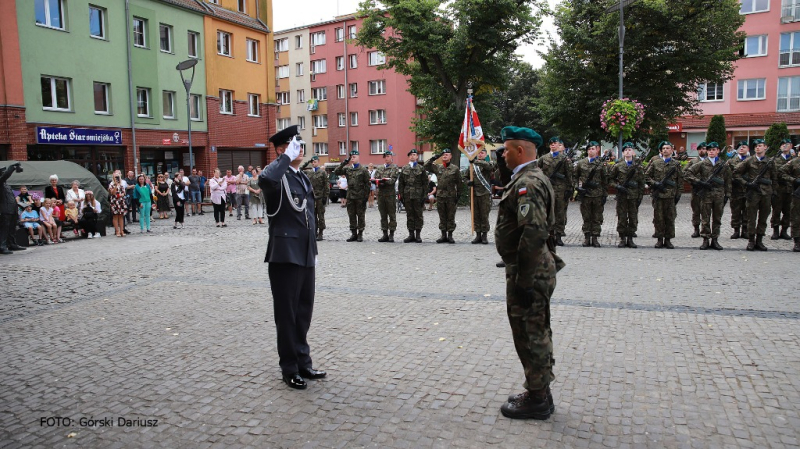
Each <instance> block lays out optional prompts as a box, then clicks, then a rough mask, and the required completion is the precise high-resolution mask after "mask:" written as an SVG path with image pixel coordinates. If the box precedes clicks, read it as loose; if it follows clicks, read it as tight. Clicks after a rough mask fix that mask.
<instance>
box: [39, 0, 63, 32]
mask: <svg viewBox="0 0 800 449" xmlns="http://www.w3.org/2000/svg"><path fill="white" fill-rule="evenodd" d="M33 9H34V10H35V12H36V24H37V25H42V26H46V27H50V28H57V29H59V30H63V29H64V2H63V1H62V0H34V2H33Z"/></svg>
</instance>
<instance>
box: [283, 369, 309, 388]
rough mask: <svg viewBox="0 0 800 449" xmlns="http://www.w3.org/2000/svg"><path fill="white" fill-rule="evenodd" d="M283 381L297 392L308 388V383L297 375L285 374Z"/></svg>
mask: <svg viewBox="0 0 800 449" xmlns="http://www.w3.org/2000/svg"><path fill="white" fill-rule="evenodd" d="M283 381H284V382H285V383H286V385H288V386H290V387H292V388H294V389H297V390H305V389H306V387H307V386H308V385H307V384H306V381H305V380H304V379H303V378H302V377H300V375H299V374H297V373H292V374H284V375H283Z"/></svg>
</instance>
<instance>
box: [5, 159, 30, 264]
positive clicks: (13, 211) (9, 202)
mask: <svg viewBox="0 0 800 449" xmlns="http://www.w3.org/2000/svg"><path fill="white" fill-rule="evenodd" d="M14 172H17V173H22V166H21V164H20V163H19V162H17V163H14V164H11V165H10V166H8V167H5V168H0V195H2V196H0V254H11V251H20V250H24V249H26V248H23V247H21V246H19V245H17V240H16V238H15V237H14V233H15V232H16V230H17V221H19V208H18V207H17V200H16V198H15V197H14V192H12V191H11V187H10V186H9V185H8V183H7V182H6V181H8V178H10V177H11V175H12V174H14Z"/></svg>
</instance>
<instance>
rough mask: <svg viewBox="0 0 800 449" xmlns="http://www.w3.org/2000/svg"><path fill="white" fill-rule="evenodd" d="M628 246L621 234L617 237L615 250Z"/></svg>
mask: <svg viewBox="0 0 800 449" xmlns="http://www.w3.org/2000/svg"><path fill="white" fill-rule="evenodd" d="M627 246H628V241H627V240H626V239H625V236H624V235H623V234H620V235H619V243H617V248H625V247H627Z"/></svg>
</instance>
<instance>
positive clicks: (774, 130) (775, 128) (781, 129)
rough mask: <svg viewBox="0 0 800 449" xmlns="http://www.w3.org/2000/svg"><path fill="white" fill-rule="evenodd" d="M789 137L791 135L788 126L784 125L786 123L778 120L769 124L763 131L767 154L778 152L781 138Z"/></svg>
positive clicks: (772, 154) (771, 154)
mask: <svg viewBox="0 0 800 449" xmlns="http://www.w3.org/2000/svg"><path fill="white" fill-rule="evenodd" d="M789 138H791V136H790V135H789V127H788V126H786V123H783V122H780V123H773V124H772V125H770V127H769V129H767V132H766V133H764V143H766V144H767V147H768V148H769V151H768V152H767V154H769V155H770V156H774V155H776V154H778V152H779V151H780V148H781V142H782V141H783V139H789Z"/></svg>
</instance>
